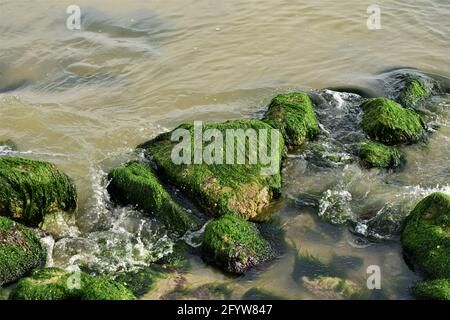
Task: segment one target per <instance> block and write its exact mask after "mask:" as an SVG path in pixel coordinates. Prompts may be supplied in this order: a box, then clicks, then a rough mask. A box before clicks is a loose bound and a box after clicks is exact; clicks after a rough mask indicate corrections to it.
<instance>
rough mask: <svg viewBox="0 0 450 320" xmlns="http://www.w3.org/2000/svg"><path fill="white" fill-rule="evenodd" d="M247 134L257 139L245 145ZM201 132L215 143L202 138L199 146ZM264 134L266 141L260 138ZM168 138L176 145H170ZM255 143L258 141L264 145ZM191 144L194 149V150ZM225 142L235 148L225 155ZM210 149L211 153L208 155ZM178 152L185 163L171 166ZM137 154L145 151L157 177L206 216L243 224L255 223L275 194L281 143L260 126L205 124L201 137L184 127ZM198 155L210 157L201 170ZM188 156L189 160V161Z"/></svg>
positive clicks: (240, 122)
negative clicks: (234, 216)
mask: <svg viewBox="0 0 450 320" xmlns="http://www.w3.org/2000/svg"><path fill="white" fill-rule="evenodd" d="M247 131H249V133H255V132H256V136H253V138H250V139H246V138H248V137H246V136H245V134H246V133H245V132H247ZM202 132H203V135H204V134H207V133H209V134H212V135H213V138H214V142H217V143H214V144H213V143H211V145H209V144H208V143H206V142H205V141H204V140H203V139H204V138H203V139H202V138H200V141H198V140H199V138H198V135H201V136H203V135H202ZM264 132H265V133H266V134H267V135H266V136H264V135H263V133H264ZM173 134H174V135H175V136H176V137H177V138H176V140H177V141H172V135H173ZM250 136H252V135H251V134H250ZM180 137H181V138H183V141H182V142H178V140H179V139H180ZM227 137H228V138H227ZM230 137H231V138H230ZM258 138H259V139H258ZM223 139H225V140H226V143H225V141H223ZM230 139H231V141H230ZM258 140H262V142H263V144H261V143H260V142H259V141H258ZM196 141H197V142H198V143H199V145H196ZM202 141H203V142H202ZM236 141H237V144H236V143H235V142H236ZM220 142H223V144H221V143H220ZM230 142H232V145H233V146H235V147H234V150H231V146H230V150H227V145H228V144H229V143H230ZM211 146H213V147H214V148H213V149H214V150H211ZM236 146H237V147H236ZM180 147H184V150H183V157H184V158H185V159H184V160H186V161H180V162H181V163H175V162H177V161H174V160H173V159H172V156H176V157H178V156H180V154H179V153H178V152H179V151H180ZM260 147H262V148H263V149H264V147H267V149H268V150H266V151H267V155H268V157H269V158H268V159H267V160H269V162H270V163H266V164H264V163H263V162H262V161H261V160H262V159H261V156H262V155H261V149H260ZM138 148H142V149H145V150H146V151H147V153H148V156H149V157H150V158H151V159H152V160H153V161H154V163H155V164H156V166H157V169H158V173H159V174H161V175H162V176H163V177H165V178H166V179H167V180H169V181H170V182H172V183H173V184H175V185H176V186H178V187H179V188H180V189H182V190H183V191H185V192H187V193H188V194H189V195H190V196H191V197H192V198H193V199H194V200H196V201H197V202H198V203H199V204H200V205H201V206H202V208H203V209H204V210H205V211H206V212H208V213H210V214H211V215H223V214H228V213H231V214H238V215H240V216H242V217H243V218H245V219H254V218H257V217H258V216H259V215H260V214H261V213H262V210H263V209H264V208H266V207H267V206H268V204H269V202H270V200H271V199H272V198H274V197H275V196H277V195H278V194H279V192H280V188H281V176H280V164H281V156H282V152H283V148H284V141H283V138H282V136H281V135H280V134H279V132H278V131H277V130H274V129H273V128H272V127H270V126H269V125H268V124H266V123H264V122H262V121H259V120H234V121H227V122H224V123H213V124H205V125H203V131H202V129H201V128H200V129H199V128H197V127H196V126H195V125H191V124H183V125H181V126H179V127H178V128H177V129H175V130H174V131H172V132H168V133H164V134H161V135H159V136H158V137H156V138H155V139H153V140H151V141H149V142H147V143H144V144H142V145H140V146H138ZM237 150H239V152H237ZM191 151H192V152H191ZM198 151H201V154H200V157H201V156H202V155H205V153H206V154H208V155H210V156H211V157H206V158H202V159H201V160H202V161H200V163H201V164H196V161H195V160H196V159H195V154H196V153H197V152H198ZM241 151H244V152H241ZM256 153H259V159H258V161H256V163H255V164H254V162H253V163H252V162H250V158H253V159H254V157H253V156H254V155H255V154H256ZM262 153H266V152H262ZM174 154H175V155H174ZM227 154H229V155H230V156H229V157H228V156H227ZM239 155H243V156H244V157H242V158H241V157H240V156H239ZM251 155H253V156H251ZM191 156H194V161H192V157H191ZM208 158H209V160H208ZM178 160H180V159H178ZM230 162H231V163H230Z"/></svg>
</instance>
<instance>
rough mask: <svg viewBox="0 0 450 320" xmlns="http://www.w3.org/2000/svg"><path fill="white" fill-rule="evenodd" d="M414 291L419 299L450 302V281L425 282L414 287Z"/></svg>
mask: <svg viewBox="0 0 450 320" xmlns="http://www.w3.org/2000/svg"><path fill="white" fill-rule="evenodd" d="M412 291H413V293H414V295H415V296H416V297H417V298H419V299H424V300H450V280H449V279H440V280H432V281H423V282H420V283H418V284H416V285H414V286H413V288H412Z"/></svg>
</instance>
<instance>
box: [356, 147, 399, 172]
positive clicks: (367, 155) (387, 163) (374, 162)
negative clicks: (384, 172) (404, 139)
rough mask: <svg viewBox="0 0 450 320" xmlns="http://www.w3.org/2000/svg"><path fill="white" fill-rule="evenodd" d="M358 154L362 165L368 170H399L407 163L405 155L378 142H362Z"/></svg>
mask: <svg viewBox="0 0 450 320" xmlns="http://www.w3.org/2000/svg"><path fill="white" fill-rule="evenodd" d="M358 153H359V157H360V158H361V161H362V163H363V164H364V165H365V166H366V167H368V168H384V169H394V168H398V167H399V166H401V165H402V164H403V163H404V162H405V155H404V154H403V153H402V152H401V151H399V150H398V149H397V148H395V147H389V146H385V145H383V144H380V143H376V142H361V143H360V144H358Z"/></svg>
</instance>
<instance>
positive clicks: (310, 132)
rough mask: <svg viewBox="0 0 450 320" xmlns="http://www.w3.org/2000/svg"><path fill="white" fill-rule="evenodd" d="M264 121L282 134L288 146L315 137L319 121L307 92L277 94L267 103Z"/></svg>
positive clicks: (318, 130)
mask: <svg viewBox="0 0 450 320" xmlns="http://www.w3.org/2000/svg"><path fill="white" fill-rule="evenodd" d="M264 121H265V122H267V123H268V124H270V125H271V126H272V127H274V128H277V129H278V130H280V132H281V133H282V134H283V137H284V139H285V140H286V144H287V145H288V146H291V147H292V146H299V145H301V144H302V143H304V142H306V141H308V140H312V139H314V138H316V137H317V135H318V134H319V132H320V128H319V122H318V121H317V118H316V115H315V114H314V110H313V104H312V102H311V99H310V98H309V96H308V95H307V94H304V93H286V94H279V95H277V96H276V97H275V98H274V99H273V100H272V102H271V103H270V105H269V108H268V110H267V112H266V114H265V116H264Z"/></svg>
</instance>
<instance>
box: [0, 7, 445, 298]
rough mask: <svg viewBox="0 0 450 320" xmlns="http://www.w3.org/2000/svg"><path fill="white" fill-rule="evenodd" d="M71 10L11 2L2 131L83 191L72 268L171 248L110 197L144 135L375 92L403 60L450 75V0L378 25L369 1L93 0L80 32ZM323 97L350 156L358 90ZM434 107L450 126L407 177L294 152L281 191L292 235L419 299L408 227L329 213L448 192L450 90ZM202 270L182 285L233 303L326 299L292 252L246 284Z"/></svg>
mask: <svg viewBox="0 0 450 320" xmlns="http://www.w3.org/2000/svg"><path fill="white" fill-rule="evenodd" d="M69 4H72V3H66V2H65V1H56V0H53V1H49V0H40V1H36V2H29V1H24V0H16V1H9V0H3V1H2V2H1V4H0V141H1V140H4V139H12V140H14V141H15V142H16V143H17V144H18V145H19V150H20V151H19V154H21V155H23V156H25V157H30V158H34V159H42V160H48V161H52V162H54V163H56V164H58V165H59V166H60V167H61V168H62V169H63V170H64V171H66V172H67V173H68V174H69V175H71V176H72V177H74V178H75V180H76V183H77V187H78V190H79V195H80V202H79V210H78V213H77V217H76V219H75V221H69V222H67V223H68V225H67V226H66V228H65V229H64V230H60V232H61V237H62V238H63V239H62V240H61V239H55V240H56V244H55V245H54V249H53V262H54V263H56V264H58V265H62V266H66V265H67V264H70V263H74V262H75V261H76V259H78V258H80V254H81V255H83V254H87V253H89V259H90V261H91V262H92V264H93V267H98V268H100V269H103V270H105V271H111V270H114V268H117V270H119V269H128V268H137V267H139V266H140V265H142V264H145V263H148V262H149V261H153V260H155V259H156V258H157V257H158V256H159V255H160V254H163V253H164V252H167V251H170V247H171V241H170V239H167V238H166V233H165V231H164V230H163V228H162V227H161V226H160V225H158V222H157V221H154V220H152V219H149V218H144V217H143V216H142V215H140V214H139V213H137V212H134V211H133V210H132V209H130V208H113V207H112V206H111V204H110V203H109V202H108V199H107V195H106V194H105V181H104V172H108V171H109V170H110V169H111V168H112V167H114V166H115V165H117V164H119V163H121V162H123V161H125V160H126V159H129V157H138V156H139V155H130V154H129V153H130V152H131V151H132V150H133V149H134V147H135V146H136V145H137V144H139V143H141V142H143V141H146V140H147V139H148V138H149V137H151V136H153V135H155V134H157V133H160V132H162V131H164V130H166V129H167V128H168V129H170V128H173V127H174V126H176V125H178V124H179V123H181V122H183V121H188V120H193V119H196V120H205V121H206V120H208V121H216V120H226V119H236V118H242V117H250V116H258V115H260V114H261V111H262V110H264V108H265V106H266V105H267V103H268V102H269V101H270V99H271V97H273V96H274V95H275V94H276V93H279V92H286V91H294V90H298V89H301V90H309V89H320V88H330V87H352V86H358V87H368V88H370V89H371V90H373V91H375V92H376V90H377V86H376V85H375V82H376V81H375V80H374V79H375V74H378V73H379V72H381V71H384V70H386V69H390V68H392V67H400V66H407V67H414V68H417V69H420V70H423V71H425V72H429V73H432V74H439V75H442V76H444V77H448V76H450V60H449V58H448V56H449V55H448V45H449V40H450V39H449V37H450V22H449V19H448V17H449V15H450V5H449V3H448V1H446V0H427V1H414V3H411V1H406V0H402V1H393V0H384V1H378V4H379V6H380V7H381V15H382V16H381V19H382V20H381V23H382V29H380V30H368V29H367V27H366V19H367V16H368V14H367V13H366V9H367V7H368V6H369V5H371V4H372V2H371V1H356V0H344V1H330V0H321V1H313V0H304V1H293V0H285V1H269V0H262V1H261V0H260V1H255V0H246V1H235V0H231V1H219V0H207V1H205V0H202V1H184V2H183V4H181V3H180V1H175V0H165V1H147V2H143V1H102V0H94V1H81V0H80V1H77V3H76V4H77V5H79V6H80V7H81V11H82V14H83V15H82V30H81V31H76V30H75V31H70V30H68V29H67V28H66V25H65V19H66V17H67V15H66V13H65V11H66V8H67V6H68V5H69ZM318 94H320V95H321V96H323V97H324V99H325V100H326V99H327V97H330V96H331V97H332V98H329V100H328V101H329V102H330V103H329V105H323V106H322V109H319V110H317V111H318V114H319V120H320V121H321V123H322V125H323V127H324V129H326V130H330V132H332V133H333V134H334V135H332V139H331V144H328V142H324V141H320V142H318V143H319V144H322V145H323V144H325V147H327V150H328V151H329V152H330V154H331V155H336V153H339V155H340V156H341V157H343V158H342V159H345V156H346V153H345V151H343V149H342V148H341V147H342V146H343V145H345V144H346V143H348V141H346V137H347V138H348V134H349V132H352V131H356V133H355V134H356V135H357V134H358V132H357V129H355V127H354V124H355V123H353V122H352V121H353V120H354V119H355V117H356V118H357V117H358V115H357V114H354V113H352V110H354V109H353V108H352V106H353V104H352V99H351V97H350V98H349V97H345V96H340V95H338V94H337V93H333V92H318ZM347 98H349V99H350V100H349V102H348V103H346V102H345V101H346V100H345V99H347ZM353 98H354V99H356V100H355V101H358V99H359V98H358V97H356V96H355V97H353ZM336 99H337V100H336ZM336 101H341V102H342V101H344V104H342V105H340V104H339V103H337V105H334V104H333V103H335V102H336ZM428 110H430V111H431V112H433V115H434V116H435V122H436V123H437V124H439V125H440V128H439V130H437V131H436V132H434V133H433V134H432V135H431V137H430V140H429V143H428V145H427V146H424V145H416V146H411V147H407V148H405V150H404V151H405V152H406V154H407V158H408V163H407V165H406V167H405V168H404V169H403V170H401V171H399V172H393V173H385V172H378V171H377V170H370V171H369V170H364V169H361V168H360V167H359V166H358V165H357V164H351V163H346V161H345V160H344V161H343V162H342V163H340V164H338V165H333V166H320V165H317V159H316V158H314V154H312V156H311V157H308V153H306V156H305V154H303V155H301V156H299V154H298V153H292V154H291V155H290V157H289V161H288V162H287V164H286V167H285V169H284V173H285V175H284V177H285V181H284V188H283V191H284V192H283V196H282V198H281V199H280V200H278V201H276V202H275V203H274V204H273V211H274V214H275V215H279V216H280V217H281V223H282V225H283V228H284V230H285V231H286V238H287V240H288V242H289V243H291V244H294V245H295V246H296V247H297V248H298V249H300V248H301V250H306V251H308V252H309V253H312V254H315V255H317V256H319V257H320V258H323V259H325V260H327V259H331V257H332V256H333V255H344V256H348V255H351V256H356V257H361V258H362V259H363V263H362V264H361V265H359V266H358V267H357V268H349V273H348V277H349V279H351V280H353V281H355V282H356V283H358V284H360V285H362V286H364V285H365V281H366V280H365V279H366V277H367V274H366V268H367V266H369V265H379V266H380V267H381V270H382V275H384V276H383V278H382V287H383V288H386V291H387V292H388V294H389V297H391V298H409V297H410V296H409V292H408V286H409V284H410V283H411V282H412V281H414V280H415V279H416V277H417V276H416V275H414V274H413V273H412V272H411V271H410V270H409V268H408V266H407V265H406V264H405V263H404V261H403V258H402V255H401V248H400V247H399V244H398V240H397V239H396V237H395V235H394V236H392V237H387V238H392V239H388V240H385V241H383V242H379V241H375V242H368V241H367V240H366V238H364V237H361V234H362V235H363V236H368V235H369V236H371V237H372V238H373V237H375V238H377V237H376V236H375V233H370V234H364V230H366V232H368V231H369V232H370V231H371V230H372V229H370V228H369V229H365V225H364V224H362V225H361V224H360V225H358V226H357V227H356V228H354V229H351V230H349V228H348V227H342V226H332V225H330V224H328V223H325V222H322V221H320V219H319V218H318V214H319V213H322V214H326V212H327V208H330V207H332V206H333V205H339V206H343V207H344V208H345V210H347V211H348V212H349V214H350V215H351V216H352V217H353V218H354V220H355V222H356V223H358V222H361V221H359V220H358V217H360V216H361V215H364V214H365V213H366V212H367V211H373V210H382V209H383V210H387V211H389V210H393V212H395V213H398V214H400V215H405V214H407V212H408V211H409V210H410V209H411V208H412V206H413V205H414V204H415V203H416V202H417V201H418V200H419V199H421V198H422V197H423V196H425V195H427V194H429V193H430V192H432V191H435V190H440V191H443V192H447V193H450V187H449V185H450V165H449V163H450V111H449V110H450V108H449V99H448V97H443V98H439V99H438V98H437V99H436V100H434V101H433V102H432V103H431V104H430V105H429V106H428ZM336 119H338V120H339V121H336ZM338 124H339V125H338ZM336 128H338V129H339V130H336ZM341 129H342V130H341ZM338 147H339V148H338ZM0 148H1V147H0ZM344 149H345V148H344ZM0 152H2V153H6V152H10V151H7V150H6V149H0ZM342 152H344V153H342ZM341 153H342V154H341ZM319 160H320V159H319ZM389 212H391V211H389ZM65 224H66V223H64V225H65ZM59 225H61V223H60V224H59ZM358 227H359V228H358ZM142 230H144V231H145V232H143V231H142ZM367 230H368V231H367ZM355 232H356V234H355ZM358 232H359V234H358ZM68 237H71V238H72V239H70V241H68V240H65V239H67V238H68ZM360 238H361V239H362V240H361V239H360ZM77 239H78V242H77ZM358 239H359V240H358ZM372 240H379V239H372ZM49 241H50V240H49ZM90 241H91V242H95V243H96V245H98V244H103V246H102V245H100V247H95V246H90V245H89V243H91V242H90ZM121 241H122V242H121ZM158 241H159V242H158ZM50 242H51V241H50ZM80 242H81V244H80ZM118 243H122V244H125V245H120V247H121V248H123V247H125V248H128V249H127V250H128V251H126V252H120V254H123V255H122V256H120V255H119V256H120V257H123V259H122V260H121V262H123V263H124V265H121V264H120V263H119V262H118V261H114V260H111V259H110V256H111V252H112V253H113V254H112V255H113V256H114V254H118V253H119V251H120V250H119V249H118V247H119V245H117V246H116V245H115V244H118ZM71 244H72V248H73V252H72V251H70V250H69V249H68V248H70V247H71ZM93 247H95V248H93ZM58 248H59V249H58ZM80 248H89V250H93V251H94V252H90V251H89V250H87V249H86V250H81V249H80ZM94 249H95V250H94ZM80 250H81V251H80ZM88 251H89V252H88ZM58 252H63V253H64V254H59V253H58ZM67 252H71V254H70V257H69V256H66V255H65V254H66V253H67ZM136 252H138V253H137V254H136ZM107 253H109V255H108V254H107ZM74 256H75V258H74ZM71 259H72V260H71ZM80 259H81V258H80ZM192 264H193V267H192V269H191V270H192V271H190V272H188V273H187V274H184V275H181V277H183V278H184V280H183V281H187V283H189V284H192V285H200V284H203V283H209V282H215V281H219V282H227V283H230V285H231V287H232V288H233V289H234V292H233V294H232V297H233V298H240V297H241V295H242V294H243V293H244V292H245V291H246V290H247V289H249V288H251V287H260V288H265V289H268V290H269V291H272V292H275V293H277V294H280V295H283V296H286V297H289V298H302V299H309V298H317V296H314V295H312V294H311V293H310V292H308V291H307V290H306V289H305V288H303V287H301V286H299V285H298V284H297V282H296V281H294V279H293V277H292V271H293V267H294V253H293V252H291V251H288V252H286V253H285V254H284V255H283V256H282V257H281V258H280V259H279V260H277V261H276V262H275V263H273V264H271V265H270V266H268V267H267V269H265V270H262V271H260V272H257V273H256V274H251V275H248V276H246V277H242V278H229V277H227V276H224V275H223V274H222V273H220V272H218V271H217V270H215V269H214V268H212V267H209V266H206V265H205V264H204V263H203V262H202V261H201V260H200V259H199V258H197V257H193V258H192ZM111 268H112V269H111ZM350 269H351V270H350ZM167 281H169V282H170V280H167ZM172 284H173V283H172ZM170 285H171V284H170V283H168V284H167V287H170ZM163 287H164V286H163ZM164 291H165V290H164V288H162V289H158V290H157V291H156V293H155V292H154V293H151V294H149V295H148V296H145V298H158V297H160V296H161V295H163V293H162V292H164ZM0 296H1V293H0ZM319 298H320V297H319Z"/></svg>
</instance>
